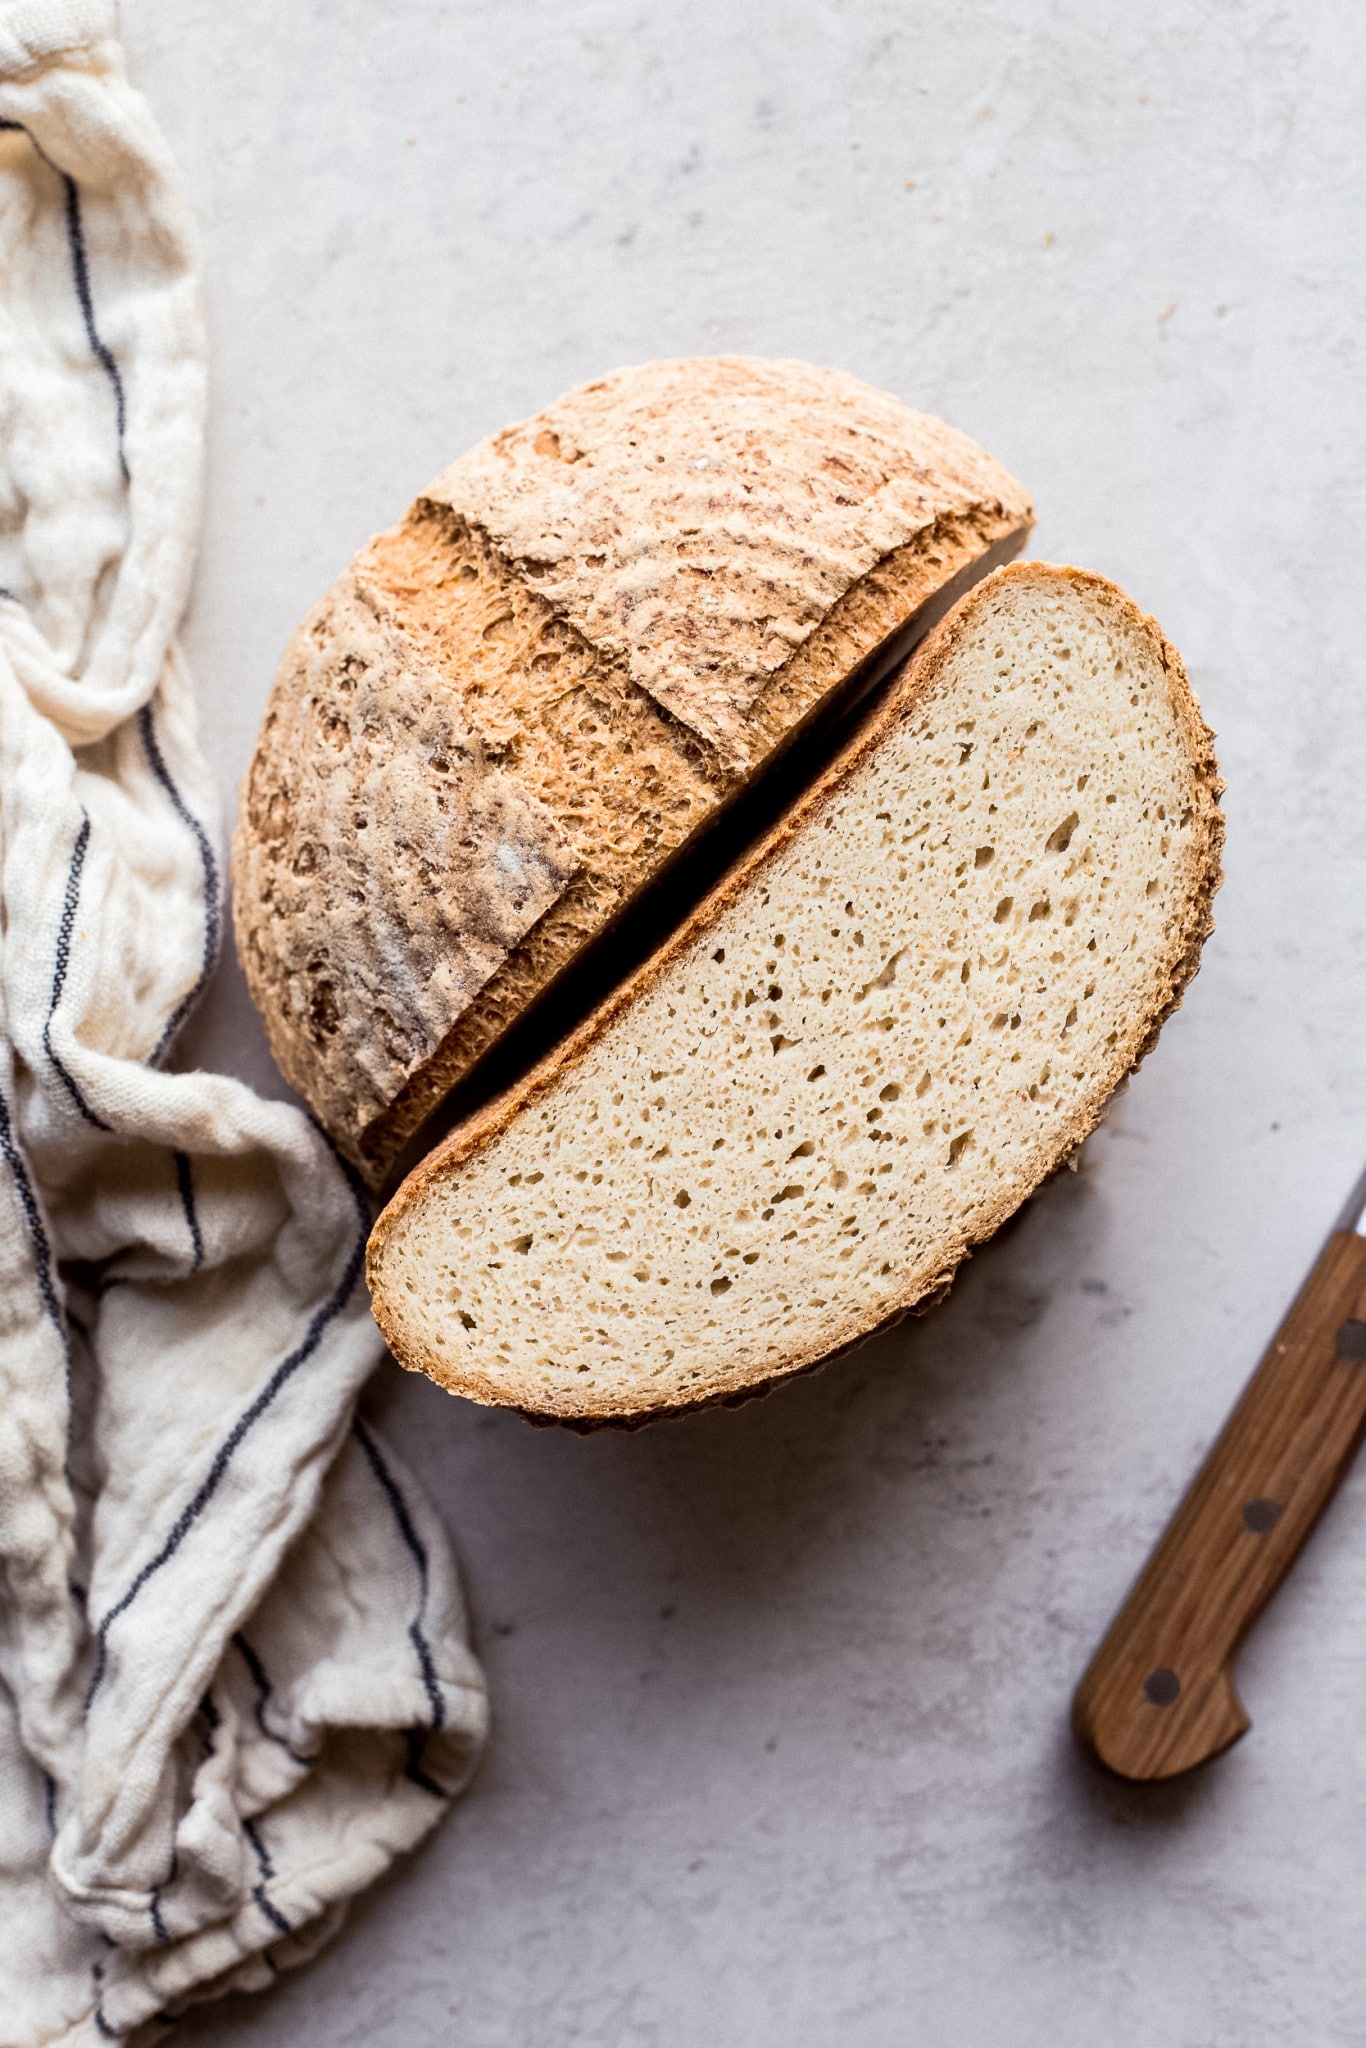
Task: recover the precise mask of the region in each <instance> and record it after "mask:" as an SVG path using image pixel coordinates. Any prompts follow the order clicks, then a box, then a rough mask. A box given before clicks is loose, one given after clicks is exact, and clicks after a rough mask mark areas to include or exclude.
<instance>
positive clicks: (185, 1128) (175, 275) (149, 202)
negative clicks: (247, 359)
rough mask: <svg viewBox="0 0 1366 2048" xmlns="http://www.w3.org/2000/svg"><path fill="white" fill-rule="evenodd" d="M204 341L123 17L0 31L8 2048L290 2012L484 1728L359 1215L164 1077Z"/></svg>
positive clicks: (208, 808)
mask: <svg viewBox="0 0 1366 2048" xmlns="http://www.w3.org/2000/svg"><path fill="white" fill-rule="evenodd" d="M204 393H205V374H204V346H203V336H202V332H201V322H200V312H199V304H198V296H197V290H196V284H195V276H194V265H193V260H192V250H191V239H190V232H189V224H188V222H187V219H186V216H185V209H184V206H183V203H182V200H181V197H180V194H179V191H178V187H177V182H176V177H175V173H174V168H173V165H172V163H171V161H170V158H169V156H168V152H167V149H166V145H165V143H164V141H163V140H162V137H161V135H160V134H159V132H158V131H157V129H156V127H155V125H154V123H153V122H152V120H151V117H150V115H149V113H148V111H147V108H146V106H145V105H144V103H143V102H142V100H141V99H140V98H139V97H138V96H137V94H136V93H134V92H133V91H132V90H131V89H130V87H129V85H128V83H127V80H126V78H125V75H124V67H123V59H122V53H121V51H120V48H119V45H118V42H117V40H116V17H115V13H114V8H113V5H112V0H0V1016H2V1018H3V1030H0V1931H3V1935H4V1941H3V1949H2V1950H0V2043H4V2044H8V2048H34V2044H38V2043H44V2044H46V2043H57V2042H61V2043H66V2044H72V2048H75V2044H86V2043H92V2044H93V2043H95V2042H99V2041H108V2040H111V2039H118V2040H126V2039H142V2038H145V2039H148V2040H151V2039H155V2038H156V2037H157V2033H158V2031H159V2028H158V2027H157V2026H156V2025H155V2024H154V2023H155V2022H156V2021H157V2020H158V2019H159V2018H161V2017H162V2016H164V2015H166V2014H168V2013H174V2012H175V2011H177V2010H178V2009H179V2008H181V2007H182V2006H183V2005H184V2004H186V2003H188V2002H190V2001H192V2000H194V1999H196V1998H202V1997H204V1996H206V1995H208V1994H210V1993H212V1992H217V1991H221V1990H226V1989H229V1988H233V1989H237V1988H249V1987H256V1986H260V1985H264V1984H266V1983H268V1982H269V1981H270V1979H271V1977H272V1975H273V1973H274V1972H275V1971H276V1970H277V1969H279V1968H281V1967H283V1966H285V1965H287V1964H290V1963H295V1962H298V1961H301V1960H302V1959H303V1958H304V1957H306V1956H308V1955H309V1954H311V1953H312V1952H313V1951H314V1950H315V1949H316V1948H317V1947H318V1946H319V1944H320V1943H321V1942H322V1941H324V1940H325V1939H326V1938H327V1936H328V1935H329V1934H331V1933H332V1932H333V1931H334V1930H335V1928H336V1927H337V1925H338V1923H339V1921H340V1919H341V1917H342V1915H343V1913H344V1912H345V1909H346V1904H347V1901H348V1900H349V1899H350V1898H351V1897H352V1895H353V1894H354V1893H355V1892H356V1891H357V1890H358V1889H360V1888H361V1887H362V1886H364V1885H366V1884H368V1883H369V1882H370V1881H371V1880H372V1879H373V1878H374V1877H376V1876H377V1875H378V1874H379V1872H380V1871H382V1870H383V1869H385V1868H386V1867H387V1865H388V1864H389V1863H390V1862H391V1861H392V1860H393V1858H394V1857H395V1856H396V1855H397V1854H399V1853H400V1852H401V1851H403V1850H405V1849H407V1848H409V1847H411V1846H412V1844H413V1843H415V1842H416V1841H417V1840H418V1839H419V1838H420V1837H421V1836H422V1835H424V1834H425V1833H426V1831H427V1830H428V1829H429V1828H430V1827H431V1826H432V1824H433V1822H434V1821H435V1820H436V1819H438V1818H439V1816H440V1815H441V1813H442V1812H443V1811H444V1809H445V1807H446V1805H447V1803H448V1802H449V1800H450V1798H451V1795H452V1794H453V1793H455V1792H456V1791H458V1790H459V1789H460V1787H461V1785H462V1784H463V1783H464V1782H465V1780H466V1779H467V1777H468V1776H469V1773H470V1771H471V1770H472V1768H473V1765H474V1762H475V1759H476V1757H477V1755H478V1752H479V1748H480V1744H481V1741H482V1738H483V1732H484V1725H485V1701H484V1688H483V1681H482V1677H481V1674H480V1671H479V1667H478V1665H477V1663H476V1662H475V1660H474V1658H473V1656H472V1654H471V1652H470V1650H469V1648H468V1644H467V1640H466V1631H465V1621H464V1616H463V1612H462V1608H461V1600H460V1593H459V1589H458V1585H457V1582H456V1577H455V1572H454V1568H453V1565H452V1561H451V1557H450V1554H449V1551H448V1549H447V1546H446V1541H445V1538H444V1535H443V1533H442V1530H441V1528H440V1525H439V1524H438V1523H437V1521H436V1519H435V1517H434V1516H433V1514H432V1513H431V1511H430V1509H429V1508H428V1507H427V1505H426V1504H425V1502H424V1501H423V1499H422V1497H421V1495H420V1494H419V1493H418V1491H417V1489H416V1488H415V1486H414V1484H413V1482H412V1480H411V1479H410V1478H409V1476H408V1475H407V1474H406V1473H405V1472H404V1471H403V1469H402V1467H401V1466H400V1464H399V1462H398V1460H397V1459H396V1458H395V1457H394V1456H393V1454H392V1452H390V1451H389V1450H387V1449H386V1448H385V1447H384V1446H383V1445H382V1444H381V1443H380V1442H379V1440H378V1439H377V1438H376V1437H375V1435H374V1434H373V1433H372V1432H371V1431H370V1430H369V1429H368V1428H367V1427H366V1426H365V1424H364V1423H363V1422H362V1421H361V1420H360V1419H359V1418H358V1417H357V1416H356V1413H355V1403H356V1397H357V1394H358V1392H359V1389H360V1387H361V1384H362V1382H363V1381H364V1379H365V1377H366V1375H367V1373H368V1372H369V1371H370V1369H371V1367H372V1366H373V1365H374V1363H375V1360H376V1358H377V1357H378V1355H379V1350H380V1345H379V1339H378V1337H377V1334H376V1332H375V1329H374V1326H373V1324H372V1323H371V1321H370V1317H369V1314H368V1312H367V1307H366V1301H365V1295H364V1290H363V1288H362V1286H361V1284H360V1276H361V1262H362V1253H363V1248H364V1244H365V1237H366V1231H367V1225H368V1213H367V1207H366V1202H365V1198H364V1195H363V1193H362V1191H361V1189H360V1188H359V1187H358V1186H357V1185H356V1183H355V1182H354V1180H353V1179H352V1178H351V1176H350V1175H349V1173H348V1171H347V1170H346V1168H345V1167H344V1166H343V1165H342V1164H341V1163H340V1161H339V1160H338V1159H337V1157H336V1156H335V1154H334V1153H333V1152H332V1150H331V1149H330V1147H329V1146H328V1144H327V1143H326V1141H325V1140H324V1139H323V1137H322V1136H321V1135H320V1133H319V1132H318V1131H317V1130H316V1129H315V1128H314V1126H313V1125H312V1124H311V1123H310V1122H309V1121H308V1119H307V1118H306V1117H305V1116H304V1115H303V1114H302V1113H301V1112H300V1111H298V1110H297V1109H294V1108H292V1107H289V1106H287V1105H285V1104H283V1103H278V1102H266V1101H262V1100H260V1099H259V1098H258V1097H256V1096H255V1095H254V1094H252V1093H251V1091H250V1090H249V1089H247V1088H245V1087H243V1086H242V1085H241V1084H240V1083H238V1082H236V1081H233V1080H230V1079H228V1078H226V1077H224V1076H220V1075H214V1074H205V1073H191V1072H183V1071H176V1069H175V1062H174V1050H173V1041H174V1038H175V1034H176V1030H177V1027H178V1026H179V1024H180V1023H181V1021H182V1020H183V1019H184V1017H185V1015H186V1013H187V1011H188V1009H189V1007H190V1005H191V1004H192V1003H193V1002H194V1000H195V998H196V996H197V995H198V994H199V992H200V990H201V989H202V988H203V986H204V983H205V981H206V979H207V977H208V975H209V972H210V970H211V968H212V965H213V960H214V956H215V951H216V948H217V945H218V939H219V930H220V925H221V921H222V913H223V897H222V876H221V871H220V867H219V858H218V853H217V845H218V838H217V831H216V827H215V825H214V823H213V798H212V793H211V787H210V781H209V777H208V775H207V773H206V771H205V766H204V762H203V760H202V758H201V756H200V753H199V750H198V746H197V741H196V735H195V717H194V705H193V701H192V698H191V695H190V690H189V685H188V682H187V679H186V675H185V670H184V668H183V666H182V664H181V661H180V658H179V656H178V654H177V651H176V647H175V643H174V639H173V635H174V633H175V630H176V627H177V623H178V620H179V618H180V614H181V611H182V608H183V606H184V603H185V597H186V591H187V587H188V582H189V576H190V570H191V565H192V561H193V556H194V550H195V537H196V532H197V527H198V519H199V497H200V469H201V458H202V451H203V439H204Z"/></svg>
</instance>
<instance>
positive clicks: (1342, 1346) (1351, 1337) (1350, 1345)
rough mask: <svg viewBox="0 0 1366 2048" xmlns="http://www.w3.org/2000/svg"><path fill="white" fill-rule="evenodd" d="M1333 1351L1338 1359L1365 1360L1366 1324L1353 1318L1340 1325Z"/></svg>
mask: <svg viewBox="0 0 1366 2048" xmlns="http://www.w3.org/2000/svg"><path fill="white" fill-rule="evenodd" d="M1335 1349H1336V1351H1337V1355H1338V1357H1339V1358H1366V1323H1359V1322H1357V1321H1356V1320H1355V1318H1353V1320H1352V1321H1350V1322H1346V1323H1343V1324H1341V1325H1340V1326H1339V1329H1338V1339H1337V1344H1336V1346H1335Z"/></svg>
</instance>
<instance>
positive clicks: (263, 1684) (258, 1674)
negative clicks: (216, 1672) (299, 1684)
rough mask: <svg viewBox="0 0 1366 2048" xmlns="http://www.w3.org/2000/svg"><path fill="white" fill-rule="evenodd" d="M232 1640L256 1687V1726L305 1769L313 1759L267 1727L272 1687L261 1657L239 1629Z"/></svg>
mask: <svg viewBox="0 0 1366 2048" xmlns="http://www.w3.org/2000/svg"><path fill="white" fill-rule="evenodd" d="M232 1640H233V1644H234V1647H235V1648H236V1649H237V1651H238V1653H239V1655H240V1656H241V1659H242V1662H243V1663H244V1664H245V1665H246V1667H247V1670H248V1671H249V1672H250V1673H251V1682H252V1684H253V1685H254V1686H255V1687H256V1725H257V1727H258V1728H259V1729H260V1731H261V1733H262V1734H263V1735H264V1736H265V1738H266V1740H267V1742H274V1743H276V1744H278V1746H279V1747H280V1748H281V1749H282V1750H283V1751H284V1752H285V1754H286V1756H289V1757H292V1758H293V1760H294V1762H295V1763H296V1764H302V1765H303V1767H304V1768H305V1769H307V1767H308V1766H309V1764H311V1763H312V1761H313V1759H312V1758H311V1757H307V1756H301V1755H300V1754H299V1752H298V1750H297V1749H295V1748H294V1746H293V1744H292V1743H290V1742H288V1741H286V1739H285V1737H284V1736H283V1735H277V1734H276V1732H275V1730H274V1729H273V1728H269V1727H267V1725H266V1702H267V1700H268V1699H269V1698H270V1696H271V1692H272V1690H273V1688H272V1686H271V1683H270V1680H269V1679H268V1678H267V1676H266V1667H265V1665H264V1664H263V1663H262V1662H261V1659H260V1658H259V1657H258V1656H257V1654H256V1652H255V1650H253V1648H252V1646H251V1644H250V1643H249V1642H248V1641H247V1639H246V1637H245V1636H244V1635H243V1634H242V1632H241V1630H240V1629H239V1630H238V1631H237V1633H236V1634H235V1635H234V1637H233V1639H232Z"/></svg>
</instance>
